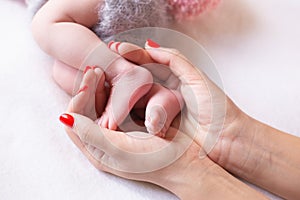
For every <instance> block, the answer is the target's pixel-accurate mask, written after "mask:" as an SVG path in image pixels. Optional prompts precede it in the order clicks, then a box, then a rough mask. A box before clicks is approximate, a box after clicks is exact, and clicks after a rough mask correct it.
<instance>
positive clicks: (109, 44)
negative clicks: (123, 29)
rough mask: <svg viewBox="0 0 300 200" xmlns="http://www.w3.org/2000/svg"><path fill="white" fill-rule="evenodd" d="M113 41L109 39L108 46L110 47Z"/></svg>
mask: <svg viewBox="0 0 300 200" xmlns="http://www.w3.org/2000/svg"><path fill="white" fill-rule="evenodd" d="M114 42H115V41H110V42H109V43H108V45H107V46H108V48H110V47H111V45H112V44H113V43H114Z"/></svg>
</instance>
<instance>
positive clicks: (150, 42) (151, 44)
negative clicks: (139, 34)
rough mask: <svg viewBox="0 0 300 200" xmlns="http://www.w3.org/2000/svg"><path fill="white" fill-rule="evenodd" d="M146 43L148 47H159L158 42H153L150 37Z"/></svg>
mask: <svg viewBox="0 0 300 200" xmlns="http://www.w3.org/2000/svg"><path fill="white" fill-rule="evenodd" d="M147 44H148V46H149V47H152V48H159V47H160V45H159V44H157V43H156V42H154V41H153V40H151V39H148V40H147Z"/></svg>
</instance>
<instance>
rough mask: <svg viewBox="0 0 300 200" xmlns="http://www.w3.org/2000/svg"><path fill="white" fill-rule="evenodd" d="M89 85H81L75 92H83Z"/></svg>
mask: <svg viewBox="0 0 300 200" xmlns="http://www.w3.org/2000/svg"><path fill="white" fill-rule="evenodd" d="M88 88H89V87H88V86H87V85H85V86H83V87H82V88H80V89H79V90H78V92H77V94H79V93H80V92H84V91H86V90H87V89H88Z"/></svg>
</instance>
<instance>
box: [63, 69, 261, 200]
mask: <svg viewBox="0 0 300 200" xmlns="http://www.w3.org/2000/svg"><path fill="white" fill-rule="evenodd" d="M103 76H104V75H103V72H101V71H100V69H90V70H89V71H88V72H87V73H86V74H85V76H84V78H83V81H82V86H87V87H83V88H82V89H81V90H80V91H79V92H78V94H77V95H76V96H75V97H74V98H73V99H72V101H71V103H70V105H69V108H68V112H69V113H68V114H64V115H62V116H61V118H60V119H61V121H62V122H64V123H65V124H66V125H67V126H66V131H67V133H68V134H69V136H70V137H71V139H72V140H73V142H74V143H75V144H76V145H77V146H78V147H79V148H80V149H81V151H82V152H83V153H84V154H85V155H86V157H87V158H88V159H89V160H90V161H91V163H92V164H93V165H94V166H95V167H96V168H98V169H100V170H103V171H106V172H109V173H112V174H115V175H118V176H120V177H124V178H127V179H134V180H140V181H147V182H151V183H154V184H157V185H160V186H162V187H164V188H166V189H168V190H170V191H171V192H173V193H174V194H176V195H177V196H178V197H180V198H181V199H197V198H199V197H201V196H205V198H210V199H214V198H216V199H219V198H220V197H224V196H225V197H226V198H228V199H235V198H236V199H239V198H241V197H242V196H244V195H247V197H248V198H249V197H252V198H256V199H257V198H263V197H262V196H261V195H260V194H259V193H256V192H255V191H253V190H252V189H250V188H249V187H247V186H246V185H245V184H243V183H241V182H240V181H238V180H237V179H235V178H234V177H232V176H231V175H230V174H229V173H227V172H226V171H225V170H223V169H222V168H221V167H219V166H218V165H216V164H215V163H213V162H212V161H211V160H210V159H209V158H208V157H202V158H201V159H199V152H200V151H201V150H202V149H201V146H200V145H199V144H197V143H196V142H195V141H194V140H193V139H192V138H190V137H189V136H188V135H187V134H184V133H182V132H181V131H178V129H176V128H173V127H171V128H169V130H168V132H167V134H166V138H165V139H162V138H159V137H155V136H151V135H149V134H146V133H142V132H131V133H123V132H117V131H111V130H108V129H104V128H101V127H99V126H98V125H97V124H96V123H94V121H93V120H92V119H91V118H93V119H95V113H96V110H95V100H94V98H91V97H93V94H94V95H96V96H99V97H101V89H99V88H103V87H104V81H103ZM102 91H104V89H103V90H102ZM72 112H77V113H72ZM81 114H82V115H81ZM83 115H86V116H88V117H86V116H83ZM89 117H90V118H89ZM215 188H216V189H215Z"/></svg>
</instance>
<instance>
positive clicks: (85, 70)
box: [83, 66, 92, 74]
mask: <svg viewBox="0 0 300 200" xmlns="http://www.w3.org/2000/svg"><path fill="white" fill-rule="evenodd" d="M90 69H92V67H90V66H86V67H85V69H84V71H83V73H84V74H86V73H87V71H89V70H90Z"/></svg>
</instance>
